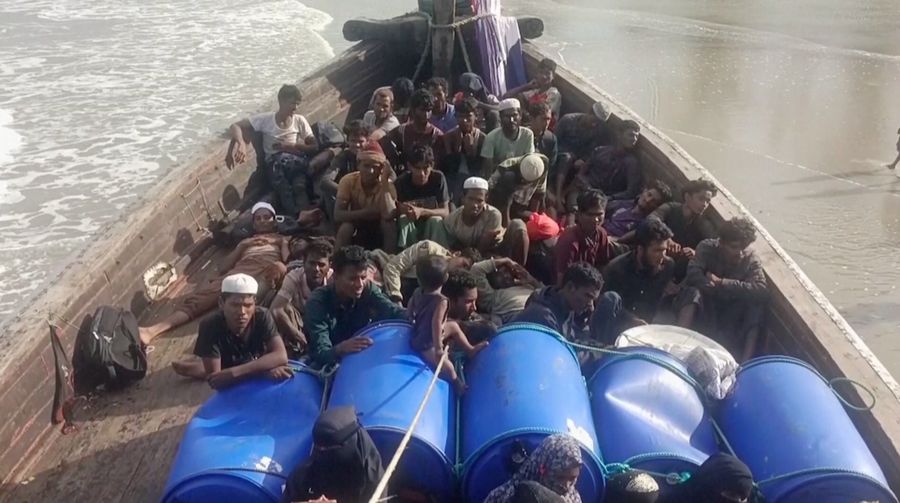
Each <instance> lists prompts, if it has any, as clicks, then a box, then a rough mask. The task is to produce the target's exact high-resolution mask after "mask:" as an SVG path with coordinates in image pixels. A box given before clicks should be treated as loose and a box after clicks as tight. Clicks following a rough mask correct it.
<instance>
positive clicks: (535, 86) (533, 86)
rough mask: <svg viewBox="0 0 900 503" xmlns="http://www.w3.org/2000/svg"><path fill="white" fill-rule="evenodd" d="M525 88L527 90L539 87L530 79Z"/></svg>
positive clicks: (535, 81) (534, 80)
mask: <svg viewBox="0 0 900 503" xmlns="http://www.w3.org/2000/svg"><path fill="white" fill-rule="evenodd" d="M526 86H527V88H528V89H537V88H538V87H540V86H538V83H537V80H536V79H531V80H530V81H528V84H526Z"/></svg>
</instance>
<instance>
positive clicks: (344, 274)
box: [303, 246, 406, 365]
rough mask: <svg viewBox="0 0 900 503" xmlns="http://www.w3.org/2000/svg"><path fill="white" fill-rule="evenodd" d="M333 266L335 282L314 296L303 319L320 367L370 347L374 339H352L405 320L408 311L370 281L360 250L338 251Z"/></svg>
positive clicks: (310, 349) (366, 265) (311, 353)
mask: <svg viewBox="0 0 900 503" xmlns="http://www.w3.org/2000/svg"><path fill="white" fill-rule="evenodd" d="M331 265H332V268H333V270H334V276H333V278H334V279H333V281H332V282H331V284H328V285H325V286H324V287H322V288H318V289H316V291H314V292H313V293H312V296H310V298H309V301H307V303H306V313H305V314H304V315H303V331H304V332H305V333H306V338H307V340H308V341H309V354H310V357H311V358H312V361H313V363H315V364H319V365H321V364H328V363H334V362H337V361H338V360H340V358H342V357H343V356H346V355H348V354H352V353H358V352H360V351H362V350H364V349H366V348H368V347H369V346H371V345H372V339H370V338H368V337H364V336H356V337H354V336H353V334H355V333H356V332H357V331H359V330H360V329H362V328H363V327H365V326H366V325H368V324H370V323H372V322H376V321H382V320H405V319H406V310H404V309H403V308H402V307H400V306H398V305H397V304H395V303H393V302H391V301H390V299H388V298H387V297H386V296H385V295H384V294H383V293H381V291H380V290H379V289H377V288H376V287H375V286H374V285H372V284H371V283H370V282H369V281H368V277H369V267H368V265H369V264H368V261H367V259H366V252H365V250H363V249H362V248H361V247H359V246H345V247H344V248H340V249H338V250H337V251H336V252H335V253H334V256H333V257H332V258H331Z"/></svg>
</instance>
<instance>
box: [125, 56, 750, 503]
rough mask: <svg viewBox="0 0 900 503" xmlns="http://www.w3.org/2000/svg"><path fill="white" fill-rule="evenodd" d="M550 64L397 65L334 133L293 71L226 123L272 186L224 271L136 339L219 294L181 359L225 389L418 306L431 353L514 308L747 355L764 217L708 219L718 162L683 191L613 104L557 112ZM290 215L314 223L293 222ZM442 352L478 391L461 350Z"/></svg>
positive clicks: (472, 337) (231, 154) (350, 347)
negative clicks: (501, 79) (756, 246)
mask: <svg viewBox="0 0 900 503" xmlns="http://www.w3.org/2000/svg"><path fill="white" fill-rule="evenodd" d="M555 70H556V65H555V63H554V62H553V61H551V60H545V61H543V62H541V64H540V65H539V68H538V71H537V72H536V77H535V80H534V81H532V82H530V83H528V84H527V85H525V86H522V87H519V88H516V89H513V90H511V91H510V92H509V93H507V94H506V95H504V96H500V97H495V96H492V95H490V94H488V92H487V90H486V89H485V86H484V84H483V82H482V81H481V79H480V78H479V77H478V76H477V75H475V74H471V73H469V74H463V75H462V76H461V78H460V79H459V83H458V85H457V86H456V88H455V89H454V88H451V85H450V83H448V81H446V80H444V79H442V78H432V79H430V80H428V81H427V82H425V83H423V84H422V85H421V86H419V87H417V86H416V85H415V84H414V83H413V82H412V81H410V80H409V79H406V78H400V79H397V81H395V82H394V83H393V84H392V85H390V86H387V87H383V88H379V89H377V90H376V91H375V92H374V93H373V95H372V99H371V101H370V103H369V110H367V111H366V112H365V113H364V114H362V116H361V117H351V118H350V120H348V122H347V123H346V124H345V126H344V128H343V133H344V135H343V136H344V138H343V139H344V141H343V142H341V144H340V145H338V146H333V145H325V144H324V143H325V142H324V141H323V140H322V138H320V137H319V133H317V131H315V129H316V128H314V127H311V125H310V123H309V122H308V121H307V119H306V118H304V117H303V116H302V115H301V114H299V113H298V112H297V110H298V107H299V106H300V103H301V101H302V96H301V92H300V90H299V89H298V88H297V87H296V86H293V85H285V86H283V87H282V88H281V89H280V90H279V92H278V109H277V110H275V111H273V112H266V113H262V114H259V115H255V116H253V117H250V118H248V119H245V120H241V121H239V122H237V123H235V124H234V125H232V127H231V129H230V133H231V144H230V146H229V149H228V155H227V159H226V162H227V163H229V164H238V163H241V162H244V161H245V160H246V158H247V151H248V147H249V146H250V145H251V144H255V145H256V150H257V153H258V157H259V160H260V165H259V170H260V172H261V173H263V174H264V178H265V181H266V183H267V184H268V185H269V188H270V189H271V194H272V197H271V199H267V200H266V201H261V202H259V203H257V204H256V205H254V206H253V207H252V209H251V211H250V218H251V219H252V227H251V230H250V231H249V232H248V234H249V235H247V236H244V237H243V239H242V240H241V241H240V242H239V243H238V244H237V246H236V247H235V249H234V250H233V251H232V252H231V254H230V255H229V256H228V257H227V258H226V260H224V262H223V266H222V267H220V271H221V274H220V275H219V276H218V277H216V278H215V279H213V280H211V281H210V282H208V283H207V284H203V285H198V287H197V289H196V290H195V291H194V292H193V293H192V294H190V295H188V296H187V297H186V298H185V299H183V300H182V301H181V303H180V304H179V307H178V309H177V310H176V311H175V312H174V313H173V314H172V315H170V316H169V317H167V318H166V319H164V320H161V321H160V322H159V323H157V324H155V325H152V326H148V327H142V328H141V338H142V341H143V342H144V343H145V344H150V343H151V342H152V340H153V339H154V338H155V337H157V336H158V335H160V334H162V333H164V332H166V331H168V330H170V329H172V328H174V327H177V326H180V325H182V324H185V323H187V322H189V321H191V320H193V319H195V318H197V317H199V316H201V315H204V314H206V313H207V312H208V311H210V310H212V309H213V308H215V307H216V305H217V304H218V307H219V309H218V310H217V311H216V312H215V313H214V314H213V315H211V316H210V317H208V318H206V319H204V320H203V321H202V322H201V323H200V327H199V334H198V338H197V343H196V347H195V351H194V353H195V356H196V357H195V358H193V359H190V360H186V361H182V362H177V363H175V364H174V369H175V371H176V372H178V373H179V374H181V375H185V376H190V377H195V378H200V379H206V380H207V381H208V382H209V383H210V385H212V386H213V387H216V388H219V387H223V386H227V385H228V384H230V383H232V382H235V381H237V380H240V379H242V378H244V377H246V376H248V375H254V374H259V373H266V372H267V373H269V374H271V375H272V376H273V377H276V378H285V377H288V376H290V369H289V367H288V366H287V363H288V359H289V358H301V357H302V358H306V359H308V360H309V362H310V363H311V364H312V365H320V366H321V365H328V364H332V363H335V362H338V361H339V360H340V359H341V358H342V357H344V356H346V355H348V354H352V353H355V352H359V351H364V350H365V349H366V348H367V347H369V346H370V345H371V344H372V343H373V342H372V340H371V339H369V338H367V337H365V336H359V335H356V333H357V332H358V331H359V330H360V329H362V328H363V327H365V326H367V325H369V324H370V323H372V322H376V321H380V320H389V319H405V320H409V321H410V322H411V323H412V324H413V325H414V329H413V336H412V338H411V345H412V347H413V348H414V349H415V350H416V351H419V352H420V353H421V354H422V355H423V357H424V359H425V360H426V361H428V362H429V363H430V364H431V365H432V366H434V367H437V365H438V364H439V363H440V361H441V359H442V356H443V355H444V352H445V351H448V350H460V351H463V352H465V353H466V354H467V355H470V356H471V355H474V354H475V353H477V352H478V351H479V350H481V349H482V348H483V347H484V346H485V345H486V344H490V339H491V337H492V336H493V335H494V334H495V333H496V331H497V329H498V328H499V327H501V326H502V325H504V324H507V323H511V322H531V323H538V324H541V325H544V326H547V327H549V328H551V329H553V330H555V331H557V332H558V333H559V334H561V335H562V336H563V337H564V338H566V339H567V340H570V341H573V342H575V341H577V342H580V343H583V344H589V345H594V346H609V345H612V344H614V343H615V340H616V338H617V336H618V335H619V334H620V333H621V332H622V331H624V330H626V329H628V328H630V327H634V326H637V325H642V324H646V323H654V322H657V323H658V322H663V323H669V324H678V325H681V326H683V327H686V328H691V329H695V330H697V331H699V332H701V333H703V334H706V335H707V336H709V337H711V338H712V339H714V340H716V341H718V342H719V343H720V344H722V345H723V346H724V347H726V348H727V349H729V350H730V351H731V352H732V353H733V354H734V356H735V357H736V359H737V360H738V361H741V360H744V359H746V358H749V357H750V356H752V355H753V354H754V353H755V352H756V351H757V344H758V341H759V337H760V333H761V331H762V328H763V327H762V325H763V322H764V318H765V316H764V313H765V303H766V295H767V290H766V279H765V276H764V274H763V271H762V267H761V264H760V260H759V258H758V257H757V255H756V254H755V253H754V251H753V250H752V248H751V246H750V245H751V244H752V243H753V242H754V240H755V238H756V233H755V229H754V226H753V224H752V223H751V222H750V221H748V220H747V219H744V218H741V217H735V218H732V219H730V220H728V221H725V222H724V223H723V224H722V225H719V226H716V225H714V224H713V221H712V219H710V218H709V215H708V214H707V211H708V208H709V206H710V202H711V200H712V199H713V198H714V197H716V195H717V189H716V186H715V185H714V184H713V183H711V182H710V181H708V180H704V179H698V180H692V181H689V182H687V183H685V184H683V186H682V187H681V190H677V191H676V190H673V189H672V188H670V187H669V186H668V185H667V184H666V183H664V182H663V181H662V180H659V179H656V178H655V177H654V176H653V173H651V172H649V171H648V170H647V169H645V166H643V165H642V160H641V156H640V155H639V149H638V148H637V147H638V146H639V145H640V142H641V139H640V125H639V124H638V123H636V122H634V121H631V120H620V119H618V118H615V117H612V116H611V114H610V112H609V111H608V108H607V106H606V105H605V104H604V103H602V102H597V103H595V104H594V105H593V106H592V107H591V109H590V110H589V111H586V112H583V113H567V114H562V112H561V111H562V110H565V108H564V103H565V97H564V96H563V95H562V94H561V93H560V92H559V90H558V89H557V88H556V87H554V86H553V81H554V77H555V75H554V72H555ZM283 219H288V220H291V221H293V222H294V223H295V224H296V225H295V226H294V228H295V229H298V228H299V229H301V230H302V231H303V232H302V233H301V235H300V236H299V237H298V236H296V235H293V236H287V235H283V233H280V232H279V229H280V227H279V224H280V223H281V221H282V220H283ZM262 303H265V304H266V305H265V306H261V305H260V304H262ZM582 358H583V360H582V361H583V362H586V361H587V360H589V359H590V358H589V355H582ZM445 362H446V360H445ZM440 370H441V371H442V373H444V374H445V375H446V376H447V378H448V379H449V380H451V381H452V382H453V383H454V386H455V388H456V390H457V391H458V392H459V393H464V392H465V383H464V382H462V380H461V378H460V377H459V376H458V375H456V373H455V371H454V369H453V366H452V365H449V364H446V363H445V364H444V365H442V366H441V369H440ZM551 438H552V437H551ZM547 449H548V450H550V451H551V452H556V451H555V447H554V446H550V445H548V446H547ZM538 454H539V453H538V452H536V453H535V454H534V456H538ZM542 466H543V465H542ZM579 466H580V463H579ZM523 470H525V471H524V472H523V473H522V477H521V478H523V480H524V479H533V478H534V477H533V476H532V475H530V474H529V473H528V470H527V467H523ZM573 473H574V472H573ZM575 476H576V478H577V475H575ZM517 477H518V475H517ZM514 480H516V479H514ZM560 487H562V483H561V482H560V485H559V487H557V486H551V489H553V492H555V493H558V494H563V492H560V490H558V489H559V488H560ZM569 487H570V488H571V484H569ZM498 491H501V493H497V491H495V493H496V494H495V493H492V496H491V497H490V498H488V500H489V501H492V502H493V501H504V502H505V501H513V500H512V499H511V498H512V495H513V494H514V493H518V492H519V488H518V486H515V487H513V486H508V487H507V486H503V487H502V488H499V489H498ZM576 495H577V493H576ZM563 498H564V501H574V500H575V499H574V498H570V497H568V496H565V495H563ZM623 501H624V500H623ZM685 501H687V500H685ZM691 501H700V500H699V499H697V500H691ZM728 501H740V500H737V499H736V500H728ZM342 503H343V502H342Z"/></svg>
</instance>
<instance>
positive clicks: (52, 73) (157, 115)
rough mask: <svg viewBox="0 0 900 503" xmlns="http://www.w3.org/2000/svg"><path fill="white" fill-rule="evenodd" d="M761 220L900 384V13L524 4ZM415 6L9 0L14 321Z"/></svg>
mask: <svg viewBox="0 0 900 503" xmlns="http://www.w3.org/2000/svg"><path fill="white" fill-rule="evenodd" d="M505 3H506V5H507V8H508V10H509V11H510V12H512V13H518V14H530V15H537V16H540V17H542V18H543V19H544V21H545V23H546V34H545V36H544V37H543V38H542V39H540V40H539V43H540V44H541V45H543V46H544V47H545V48H546V49H549V50H550V51H551V52H553V53H554V54H556V55H557V57H558V58H559V61H560V62H561V63H565V64H566V65H568V66H569V67H570V68H572V69H574V70H576V71H578V72H580V73H582V74H584V75H586V76H588V77H589V78H590V79H591V80H593V81H594V82H595V83H596V84H597V85H599V86H600V87H602V88H604V89H605V90H607V91H609V92H610V93H612V94H613V95H615V96H617V97H618V98H619V99H620V100H621V101H623V102H624V103H626V104H627V105H628V106H630V107H631V108H633V109H634V110H635V111H636V112H637V113H639V114H640V115H642V116H643V117H644V118H645V119H647V120H649V121H651V122H653V123H654V124H655V125H656V126H657V127H660V128H661V129H662V130H663V131H664V132H666V133H667V134H669V135H670V136H671V137H672V138H673V139H675V140H676V141H677V142H679V143H680V144H681V145H682V146H684V147H685V149H686V150H687V151H688V152H690V153H691V154H692V155H693V156H694V157H695V158H697V159H698V160H699V161H700V162H701V163H703V164H704V165H705V166H706V167H707V168H708V169H710V170H711V171H712V172H713V173H715V175H716V176H717V177H718V178H719V179H720V180H721V181H722V182H723V183H724V184H725V185H726V186H727V187H728V188H729V189H730V190H731V191H732V192H733V193H734V194H735V195H736V196H737V197H738V198H740V200H741V201H742V202H743V203H744V204H745V205H746V206H747V207H748V208H749V209H750V210H751V211H753V213H754V215H755V216H756V217H757V218H758V219H759V220H760V221H761V222H762V223H763V224H764V225H765V226H766V227H767V228H768V230H769V231H770V232H771V233H772V234H773V235H774V236H775V237H776V239H778V240H779V242H780V243H781V244H782V245H783V246H784V247H785V248H786V249H787V250H788V252H789V253H790V254H791V255H792V256H793V257H794V259H795V260H797V261H798V262H799V263H800V265H801V266H802V267H803V269H804V270H805V271H806V272H807V273H808V274H809V275H810V277H811V278H812V279H813V280H814V281H815V282H816V284H817V285H819V287H820V288H821V289H822V290H823V291H824V292H825V293H826V295H827V296H828V297H829V298H830V299H831V300H832V302H833V303H834V304H835V305H836V306H837V307H838V308H839V309H840V311H841V312H842V313H843V314H844V316H846V317H847V319H848V320H849V321H850V323H851V324H852V325H853V326H854V327H855V328H856V329H857V330H858V331H859V332H860V333H861V334H862V336H863V337H864V338H865V339H866V340H867V341H868V342H869V344H870V345H871V346H872V348H873V349H874V350H875V352H876V353H877V354H878V355H879V357H880V358H881V359H882V361H884V363H885V364H886V365H887V366H888V367H889V368H890V369H892V371H894V372H895V374H896V375H900V341H898V338H897V336H896V335H895V332H897V328H898V325H900V310H898V309H896V306H898V305H900V292H897V289H896V285H897V283H898V278H900V267H898V265H900V251H898V244H900V222H898V218H900V180H898V179H897V178H896V177H894V176H893V175H892V174H891V173H890V172H888V171H887V170H885V169H884V168H883V167H882V164H883V163H885V162H887V161H889V160H891V159H892V158H893V156H894V155H895V151H894V144H895V143H896V135H895V134H894V133H895V132H896V130H897V127H900V93H898V92H897V90H898V89H900V87H898V82H900V9H897V8H896V5H895V4H894V3H893V2H890V1H888V0H871V1H862V0H846V1H840V2H838V1H835V0H824V1H823V0H817V1H815V2H814V1H813V0H796V1H793V2H787V3H785V2H776V1H775V0H760V1H757V2H738V1H736V0H720V1H717V2H711V1H706V0H669V1H666V2H656V1H650V0H627V1H626V0H614V1H602V2H601V1H593V0H563V1H542V2H538V1H534V0H507V2H505ZM413 7H414V2H412V1H399V0H391V1H382V2H378V3H377V5H376V4H375V3H372V2H359V1H341V2H333V1H325V0H308V1H306V2H304V3H303V4H301V3H299V2H296V1H292V0H272V1H267V2H262V3H259V4H258V5H256V6H255V7H254V8H252V9H250V8H248V7H247V4H246V3H237V2H234V1H232V0H224V1H217V2H212V1H210V0H200V1H198V2H185V1H184V0H166V1H163V2H137V1H135V0H124V1H120V2H108V1H104V0H95V1H91V2H88V1H86V0H82V1H77V0H57V1H53V2H50V1H25V0H7V1H6V2H4V3H3V5H2V6H0V287H2V288H0V291H2V292H4V293H3V294H0V319H3V318H8V317H9V316H10V315H11V314H12V313H14V311H15V309H16V308H17V307H18V306H21V305H22V302H23V299H24V298H26V297H27V296H28V295H31V294H32V293H33V292H34V291H36V289H37V288H38V287H39V286H40V285H42V283H43V282H45V281H46V280H47V278H49V277H52V276H53V275H55V273H56V272H57V271H58V270H59V268H61V267H63V266H64V264H65V263H66V260H67V258H68V257H70V256H71V255H72V254H73V253H74V252H75V251H76V250H78V249H79V248H81V247H83V246H84V245H85V244H87V243H88V241H89V239H90V238H89V236H90V235H91V233H92V232H94V231H95V230H96V229H97V228H98V227H99V226H101V225H102V224H104V223H106V222H108V221H110V220H112V219H115V218H118V217H119V216H120V215H121V213H122V212H123V211H124V210H125V209H126V208H127V207H128V206H129V205H130V204H134V203H135V201H137V200H138V199H139V195H140V194H141V193H142V192H143V191H144V190H146V189H147V188H148V187H150V186H152V184H153V183H154V182H156V181H157V180H159V179H160V178H161V177H162V176H163V175H164V174H165V173H167V172H168V171H170V170H172V169H178V162H179V161H183V160H185V159H186V158H187V157H188V156H189V154H190V153H191V152H192V151H193V149H195V148H196V147H197V146H198V145H199V144H201V143H203V142H204V141H206V140H207V139H208V138H210V137H212V136H214V135H216V134H219V133H220V132H221V131H223V129H224V128H225V127H226V126H227V125H228V124H229V123H230V122H231V121H232V120H234V119H235V118H236V117H239V116H241V115H243V114H245V113H247V112H249V111H252V110H253V109H255V107H256V106H257V105H258V104H259V103H261V102H263V101H264V100H266V99H267V98H269V97H270V96H271V95H272V94H273V93H274V92H275V90H276V89H277V87H278V85H279V84H281V83H283V82H287V81H291V80H294V79H295V78H297V77H298V76H300V75H302V74H303V73H305V72H307V71H309V70H310V69H312V68H314V67H315V66H317V65H319V64H321V63H323V62H324V61H326V60H327V59H328V58H329V57H330V56H331V55H332V54H333V53H334V52H335V51H340V50H343V49H344V48H346V47H347V46H348V45H349V44H347V43H346V42H344V41H343V40H342V38H341V35H340V29H341V25H342V23H343V21H345V20H346V19H347V18H348V17H350V16H354V15H363V16H369V17H374V18H383V17H389V16H391V15H395V14H399V13H402V12H404V11H406V10H410V9H412V8H413Z"/></svg>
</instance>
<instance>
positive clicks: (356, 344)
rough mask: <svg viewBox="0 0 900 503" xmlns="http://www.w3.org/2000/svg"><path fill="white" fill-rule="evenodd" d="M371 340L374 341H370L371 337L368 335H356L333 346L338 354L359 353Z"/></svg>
mask: <svg viewBox="0 0 900 503" xmlns="http://www.w3.org/2000/svg"><path fill="white" fill-rule="evenodd" d="M373 342H374V341H372V339H370V338H368V337H364V336H362V335H357V336H356V337H351V338H350V339H347V340H346V341H344V342H342V343H340V344H338V345H337V346H335V347H334V351H335V353H337V354H338V356H345V355H350V354H353V353H359V352H360V351H362V350H364V349H366V348H368V347H369V346H371V345H372V344H373Z"/></svg>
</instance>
